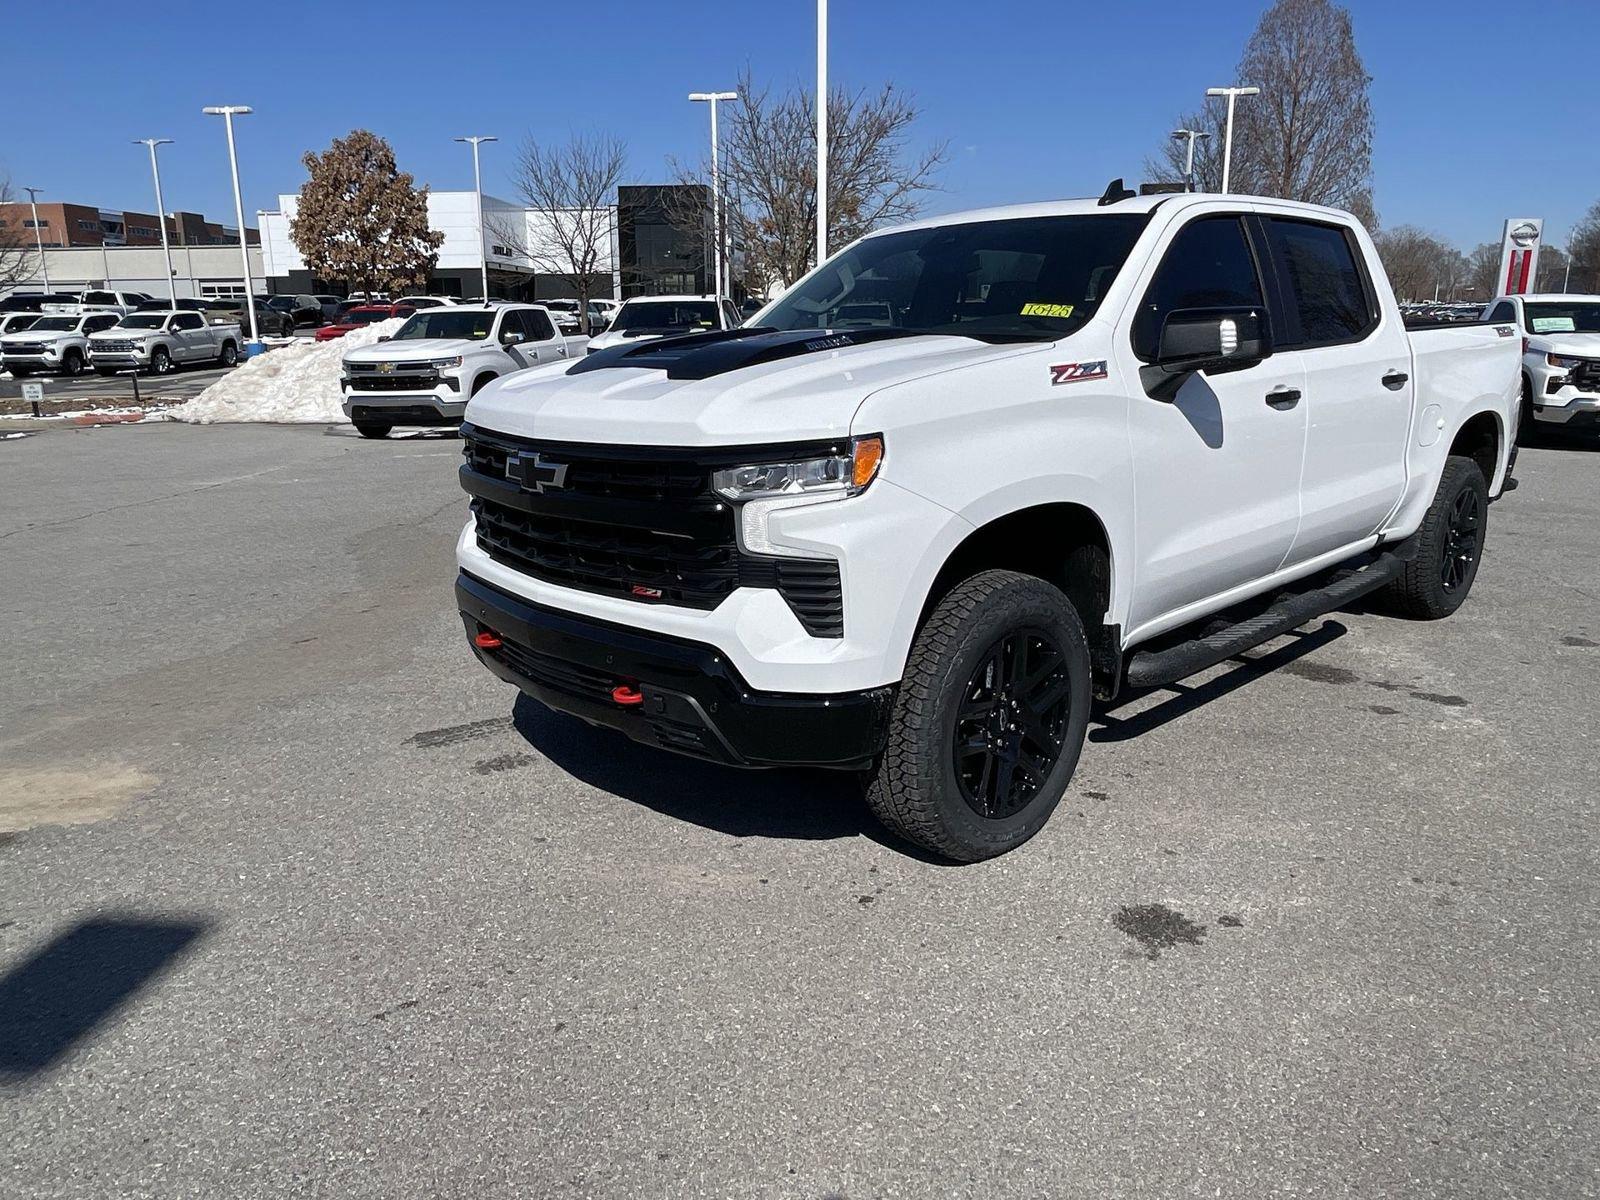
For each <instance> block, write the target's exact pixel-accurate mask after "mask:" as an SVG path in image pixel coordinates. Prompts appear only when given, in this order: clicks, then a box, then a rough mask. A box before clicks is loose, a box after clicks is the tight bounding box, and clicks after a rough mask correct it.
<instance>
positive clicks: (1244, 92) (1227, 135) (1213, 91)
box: [1206, 87, 1261, 193]
mask: <svg viewBox="0 0 1600 1200" xmlns="http://www.w3.org/2000/svg"><path fill="white" fill-rule="evenodd" d="M1260 94H1261V89H1260V88H1258V87H1218V88H1207V89H1206V95H1208V96H1226V97H1227V98H1228V124H1227V128H1226V130H1225V132H1224V133H1223V135H1222V190H1223V192H1224V193H1226V192H1227V190H1228V173H1229V170H1230V169H1231V168H1232V166H1233V102H1234V101H1235V100H1237V99H1238V98H1239V97H1240V96H1259V95H1260Z"/></svg>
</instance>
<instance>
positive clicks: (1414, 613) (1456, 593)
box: [1379, 455, 1489, 621]
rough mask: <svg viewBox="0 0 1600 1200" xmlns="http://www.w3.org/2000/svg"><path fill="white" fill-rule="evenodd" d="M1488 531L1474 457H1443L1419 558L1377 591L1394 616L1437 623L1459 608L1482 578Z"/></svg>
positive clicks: (1484, 492) (1485, 497) (1484, 493)
mask: <svg viewBox="0 0 1600 1200" xmlns="http://www.w3.org/2000/svg"><path fill="white" fill-rule="evenodd" d="M1488 529H1489V485H1488V484H1487V483H1486V482H1485V481H1484V478H1483V471H1482V469H1481V468H1480V467H1479V466H1478V464H1477V463H1475V462H1473V461H1472V459H1470V458H1464V457H1461V456H1459V455H1456V456H1452V457H1450V458H1447V459H1445V462H1444V474H1443V475H1442V476H1441V477H1440V479H1439V490H1438V491H1437V492H1435V493H1434V496H1433V503H1432V504H1430V505H1429V506H1428V514H1427V516H1425V517H1424V518H1423V519H1422V528H1421V529H1419V530H1417V532H1416V534H1415V537H1416V539H1417V547H1416V550H1417V552H1416V555H1415V556H1414V557H1413V558H1412V559H1411V561H1410V562H1408V563H1407V564H1406V566H1405V569H1404V570H1403V571H1402V572H1401V573H1400V575H1399V576H1398V577H1396V578H1395V580H1394V581H1393V582H1392V583H1390V584H1388V585H1387V586H1386V587H1385V588H1384V590H1383V591H1382V592H1381V593H1379V595H1380V596H1381V597H1382V599H1383V600H1384V601H1385V602H1386V603H1387V606H1388V607H1389V608H1390V609H1391V610H1392V611H1394V612H1396V613H1399V614H1401V615H1403V616H1408V617H1421V618H1422V619H1423V620H1428V621H1433V620H1437V619H1439V618H1440V617H1448V616H1449V615H1450V614H1451V613H1453V612H1455V611H1456V609H1458V608H1460V607H1461V605H1462V603H1463V602H1464V601H1465V600H1466V598H1467V593H1468V592H1470V591H1471V590H1472V581H1473V580H1474V579H1476V578H1477V577H1478V563H1479V562H1480V561H1481V560H1482V558H1483V540H1484V536H1485V534H1487V533H1488Z"/></svg>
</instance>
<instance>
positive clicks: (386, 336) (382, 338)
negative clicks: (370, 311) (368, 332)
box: [378, 333, 394, 342]
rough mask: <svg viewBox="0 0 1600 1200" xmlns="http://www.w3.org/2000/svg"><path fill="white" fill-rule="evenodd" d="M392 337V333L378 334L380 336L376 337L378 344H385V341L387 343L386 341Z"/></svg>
mask: <svg viewBox="0 0 1600 1200" xmlns="http://www.w3.org/2000/svg"><path fill="white" fill-rule="evenodd" d="M393 336H394V334H392V333H380V334H379V335H378V340H379V341H380V342H387V341H388V340H389V339H390V338H392V337H393Z"/></svg>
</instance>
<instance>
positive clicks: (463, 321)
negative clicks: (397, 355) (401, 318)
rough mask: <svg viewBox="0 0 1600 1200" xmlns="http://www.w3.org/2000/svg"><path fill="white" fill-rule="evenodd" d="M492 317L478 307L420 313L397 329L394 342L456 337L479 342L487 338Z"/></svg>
mask: <svg viewBox="0 0 1600 1200" xmlns="http://www.w3.org/2000/svg"><path fill="white" fill-rule="evenodd" d="M493 323H494V314H493V313H492V312H487V311H485V310H484V309H481V308H450V309H443V308H435V309H428V310H427V311H425V312H419V313H418V314H417V315H416V316H414V317H412V318H411V320H409V321H407V322H406V323H405V324H404V325H402V326H400V330H399V332H398V333H396V334H395V335H394V337H395V341H397V342H398V341H410V340H412V339H413V338H456V339H461V340H463V341H473V342H481V341H482V340H483V339H484V338H486V337H488V336H489V326H490V325H492V324H493Z"/></svg>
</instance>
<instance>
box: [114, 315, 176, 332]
mask: <svg viewBox="0 0 1600 1200" xmlns="http://www.w3.org/2000/svg"><path fill="white" fill-rule="evenodd" d="M165 320H166V318H165V317H163V316H162V315H161V314H160V313H134V314H133V316H131V317H123V318H122V320H121V321H120V322H119V323H118V328H119V329H160V328H161V324H162V322H163V321H165Z"/></svg>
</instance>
